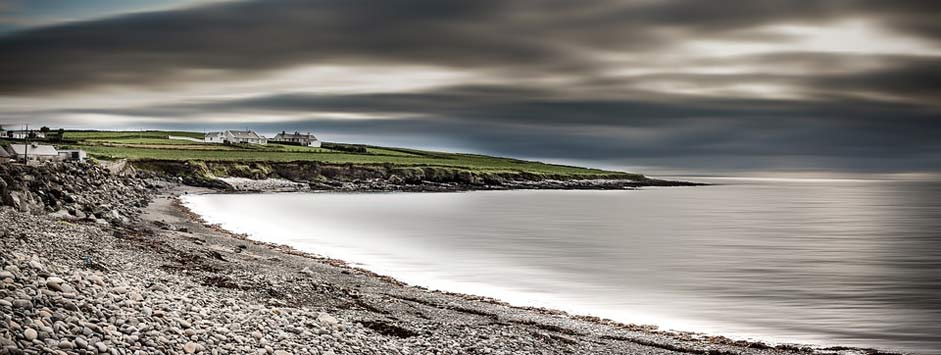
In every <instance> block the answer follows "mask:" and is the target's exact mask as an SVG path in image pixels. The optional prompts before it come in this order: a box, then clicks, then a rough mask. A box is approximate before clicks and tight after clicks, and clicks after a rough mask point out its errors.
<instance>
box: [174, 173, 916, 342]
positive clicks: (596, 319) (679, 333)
mask: <svg viewBox="0 0 941 355" xmlns="http://www.w3.org/2000/svg"><path fill="white" fill-rule="evenodd" d="M697 185H700V184H697ZM701 185H710V184H701ZM677 186H691V185H677ZM654 187H656V186H654ZM632 189H634V188H632ZM514 190H539V189H500V190H497V191H514ZM563 190H564V189H563ZM603 190H610V189H603ZM474 191H495V190H488V189H483V190H455V191H444V192H474ZM395 192H416V191H385V190H382V191H371V190H367V191H312V190H262V189H254V190H235V191H223V190H215V189H211V188H205V189H204V190H203V191H199V192H196V194H261V193H341V194H347V193H352V194H355V193H395ZM417 192H426V193H441V192H442V191H417ZM182 196H183V195H177V196H176V197H177V201H176V202H175V204H174V206H175V207H176V208H177V209H178V210H179V211H180V212H181V213H183V214H185V215H187V216H189V218H191V219H192V221H193V222H195V223H203V224H205V225H207V226H212V228H214V229H216V230H218V231H220V232H222V233H225V234H228V235H230V236H232V237H234V238H239V239H243V240H248V241H251V242H253V243H258V244H262V245H267V246H269V247H271V248H276V249H279V250H282V251H284V252H287V253H291V254H294V255H300V256H304V257H307V258H311V259H315V260H321V261H325V262H327V263H330V264H331V265H333V266H335V267H339V268H346V269H350V270H355V271H356V272H359V273H362V274H364V275H367V276H369V277H374V278H377V279H380V280H383V281H386V282H388V283H390V284H391V285H394V286H397V287H410V288H416V289H420V290H424V291H425V292H429V293H437V294H443V295H448V296H455V297H459V298H462V299H464V300H466V301H469V302H485V303H490V304H493V305H498V306H503V307H508V308H513V309H517V310H521V311H527V312H537V313H541V314H548V315H553V316H558V317H565V318H569V319H573V320H579V321H586V322H591V323H596V324H599V325H604V326H610V327H614V328H619V329H626V330H630V331H639V332H644V333H648V334H656V335H663V336H667V337H672V338H682V339H699V340H705V341H707V342H710V343H719V344H724V345H734V346H736V347H744V348H750V349H762V350H783V351H796V352H798V353H810V354H819V353H827V352H832V351H851V352H856V353H862V354H867V355H899V354H900V353H895V352H886V351H882V350H877V349H872V348H855V347H846V346H839V345H811V344H799V343H787V342H782V343H773V342H768V341H762V340H757V339H752V338H748V339H736V338H729V337H726V336H723V335H720V334H707V333H701V332H694V331H683V330H674V329H669V330H661V329H660V327H659V326H658V325H656V324H634V323H625V322H622V321H616V320H612V319H608V318H604V317H602V316H590V315H582V314H576V313H573V312H569V311H564V310H559V309H554V308H550V307H540V306H520V305H513V304H511V303H509V302H506V301H503V300H500V299H498V298H494V297H488V296H480V295H474V294H469V293H462V292H453V291H446V290H438V289H429V288H427V287H424V286H421V285H413V284H409V283H406V282H403V281H400V280H398V279H397V278H395V277H394V276H390V275H383V274H379V273H376V272H374V271H372V270H369V269H367V268H363V267H357V266H353V264H355V262H351V261H348V260H342V259H337V258H332V257H328V256H324V255H321V254H317V253H316V252H306V251H301V250H298V249H296V248H294V247H292V246H290V245H288V244H280V243H272V242H263V241H258V240H254V239H252V238H251V237H250V236H249V235H247V234H242V233H237V232H234V231H230V230H227V229H225V228H224V227H222V226H221V225H219V224H209V223H208V222H207V221H205V220H204V219H203V217H202V216H201V215H199V214H198V213H196V212H194V211H192V210H191V209H189V208H188V207H187V206H186V205H185V203H184V202H183V201H182V199H181V198H180V197H182ZM612 339H617V338H612ZM645 345H648V346H653V347H660V348H662V349H666V350H671V351H677V352H681V353H692V354H698V353H703V354H706V353H708V354H716V353H718V354H729V353H726V352H722V351H720V352H715V351H712V350H710V351H706V352H702V351H701V350H697V349H690V348H680V347H673V346H658V345H657V344H653V343H650V344H645Z"/></svg>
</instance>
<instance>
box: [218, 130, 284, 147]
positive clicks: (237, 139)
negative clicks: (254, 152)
mask: <svg viewBox="0 0 941 355" xmlns="http://www.w3.org/2000/svg"><path fill="white" fill-rule="evenodd" d="M203 141H205V142H206V143H229V144H239V143H249V144H268V138H265V137H263V136H260V135H258V133H255V131H233V130H227V131H222V132H209V133H206V136H205V138H204V139H203Z"/></svg>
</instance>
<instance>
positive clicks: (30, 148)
mask: <svg viewBox="0 0 941 355" xmlns="http://www.w3.org/2000/svg"><path fill="white" fill-rule="evenodd" d="M7 152H8V153H10V155H12V156H13V158H15V159H18V160H19V159H23V158H24V157H26V158H27V159H28V160H31V161H38V160H60V159H61V158H60V156H59V151H58V150H56V147H53V146H51V145H43V144H36V143H31V144H10V145H8V146H7Z"/></svg>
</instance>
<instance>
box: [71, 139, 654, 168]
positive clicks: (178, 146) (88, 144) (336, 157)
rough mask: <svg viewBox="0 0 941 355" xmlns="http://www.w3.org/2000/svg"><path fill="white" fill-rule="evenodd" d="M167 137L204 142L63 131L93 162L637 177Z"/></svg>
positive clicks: (512, 162) (455, 157) (452, 156)
mask: <svg viewBox="0 0 941 355" xmlns="http://www.w3.org/2000/svg"><path fill="white" fill-rule="evenodd" d="M168 136H183V137H193V138H202V133H198V132H169V131H142V132H132V131H66V132H65V139H68V140H73V141H75V143H69V144H64V145H62V146H63V147H69V148H79V149H84V150H86V151H87V152H88V154H89V155H91V156H92V157H94V158H97V159H106V160H110V159H129V160H145V159H160V160H176V161H191V160H192V161H225V162H242V161H244V162H298V161H311V162H324V163H337V164H346V163H350V164H394V165H400V166H439V167H449V168H459V169H466V170H469V171H483V172H509V173H514V172H524V173H533V174H542V175H566V176H584V177H591V176H602V175H605V176H610V175H623V176H624V177H626V178H628V177H638V176H639V175H634V174H627V173H621V172H613V171H605V170H600V169H589V168H580V167H573V166H564V165H555V164H546V163H540V162H534V161H525V160H518V159H510V158H500V157H490V156H484V155H475V154H457V153H442V152H430V151H422V150H415V149H404V148H386V147H374V146H365V147H366V152H347V151H342V150H333V149H326V148H310V147H300V146H290V145H280V144H268V145H264V146H262V145H238V146H235V145H222V144H208V143H199V142H193V141H186V140H173V139H168V138H167V137H168Z"/></svg>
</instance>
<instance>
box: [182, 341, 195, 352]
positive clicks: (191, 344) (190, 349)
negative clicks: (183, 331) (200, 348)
mask: <svg viewBox="0 0 941 355" xmlns="http://www.w3.org/2000/svg"><path fill="white" fill-rule="evenodd" d="M196 345H197V344H196V343H194V342H189V343H186V344H185V345H183V351H185V352H186V353H187V354H192V353H195V352H196V348H197V346H196Z"/></svg>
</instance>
